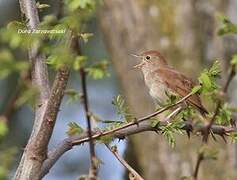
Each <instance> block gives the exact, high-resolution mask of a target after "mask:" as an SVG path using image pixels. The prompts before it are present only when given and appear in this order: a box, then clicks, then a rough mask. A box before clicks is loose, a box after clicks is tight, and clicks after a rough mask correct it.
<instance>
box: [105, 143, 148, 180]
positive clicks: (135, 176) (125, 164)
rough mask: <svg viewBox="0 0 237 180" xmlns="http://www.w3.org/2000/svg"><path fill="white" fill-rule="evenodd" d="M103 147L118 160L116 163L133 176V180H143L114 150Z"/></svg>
mask: <svg viewBox="0 0 237 180" xmlns="http://www.w3.org/2000/svg"><path fill="white" fill-rule="evenodd" d="M105 146H106V147H107V148H108V149H109V150H110V152H112V153H113V155H114V156H115V157H116V158H117V159H118V161H119V162H120V163H121V164H122V165H123V166H124V167H125V168H127V169H128V171H129V172H130V173H131V174H132V175H133V176H134V177H133V178H134V179H135V180H144V179H143V178H142V177H141V175H140V174H138V173H137V171H135V170H134V169H133V168H132V167H131V166H130V165H129V164H128V163H127V162H126V161H125V159H123V157H122V156H120V155H119V153H118V151H117V149H116V148H113V147H110V146H109V145H107V144H105Z"/></svg>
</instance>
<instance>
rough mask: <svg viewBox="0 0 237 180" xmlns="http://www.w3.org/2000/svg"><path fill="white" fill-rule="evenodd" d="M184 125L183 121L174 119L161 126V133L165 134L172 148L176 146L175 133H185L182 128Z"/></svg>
mask: <svg viewBox="0 0 237 180" xmlns="http://www.w3.org/2000/svg"><path fill="white" fill-rule="evenodd" d="M183 126H184V123H183V121H173V122H171V123H168V124H167V125H166V126H160V129H161V133H162V134H163V135H164V137H165V138H166V140H167V141H168V143H169V145H170V146H171V147H172V148H174V147H175V143H176V141H175V136H174V133H179V134H183V132H182V130H181V129H182V128H183Z"/></svg>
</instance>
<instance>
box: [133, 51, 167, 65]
mask: <svg viewBox="0 0 237 180" xmlns="http://www.w3.org/2000/svg"><path fill="white" fill-rule="evenodd" d="M131 55H132V56H135V57H137V58H140V59H141V60H142V61H141V63H139V64H137V65H135V66H134V68H139V69H142V68H143V67H151V66H154V67H163V66H166V65H167V62H166V60H165V58H164V57H163V56H162V55H161V54H160V52H159V51H156V50H150V51H145V52H143V53H141V54H140V55H136V54H131Z"/></svg>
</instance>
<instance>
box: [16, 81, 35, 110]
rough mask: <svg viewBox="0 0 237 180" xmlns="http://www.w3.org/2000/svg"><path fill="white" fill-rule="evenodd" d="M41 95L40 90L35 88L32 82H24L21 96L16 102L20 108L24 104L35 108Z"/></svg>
mask: <svg viewBox="0 0 237 180" xmlns="http://www.w3.org/2000/svg"><path fill="white" fill-rule="evenodd" d="M38 94H39V91H38V88H37V87H35V86H33V85H32V84H31V83H30V82H28V81H27V82H24V83H23V84H22V89H21V92H20V95H19V96H18V98H17V100H16V107H20V106H22V105H24V104H27V105H29V106H30V107H34V105H35V103H36V99H37V96H38Z"/></svg>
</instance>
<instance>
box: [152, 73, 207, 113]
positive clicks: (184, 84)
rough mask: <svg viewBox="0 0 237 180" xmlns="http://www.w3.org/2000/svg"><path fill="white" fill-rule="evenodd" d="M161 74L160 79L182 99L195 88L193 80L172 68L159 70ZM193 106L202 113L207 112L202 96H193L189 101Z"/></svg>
mask: <svg viewBox="0 0 237 180" xmlns="http://www.w3.org/2000/svg"><path fill="white" fill-rule="evenodd" d="M156 71H157V72H158V74H159V78H161V80H162V81H163V83H165V84H166V85H167V87H168V88H169V89H171V91H173V92H174V93H176V94H178V95H179V96H181V97H185V96H187V95H188V94H189V93H190V92H191V91H192V88H193V87H194V83H193V81H192V79H191V78H188V77H186V76H185V75H184V74H182V73H180V72H178V71H176V70H174V69H172V68H159V69H157V70H156ZM187 101H188V102H189V103H190V104H191V105H194V106H196V107H197V108H198V109H199V110H200V111H202V112H205V113H206V112H207V110H206V109H205V108H204V107H203V105H202V103H201V99H200V96H199V95H198V94H194V95H192V96H191V97H190V98H188V100H187Z"/></svg>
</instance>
